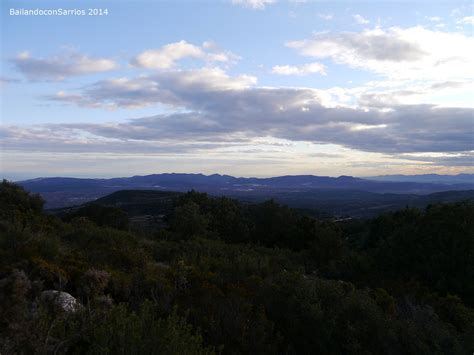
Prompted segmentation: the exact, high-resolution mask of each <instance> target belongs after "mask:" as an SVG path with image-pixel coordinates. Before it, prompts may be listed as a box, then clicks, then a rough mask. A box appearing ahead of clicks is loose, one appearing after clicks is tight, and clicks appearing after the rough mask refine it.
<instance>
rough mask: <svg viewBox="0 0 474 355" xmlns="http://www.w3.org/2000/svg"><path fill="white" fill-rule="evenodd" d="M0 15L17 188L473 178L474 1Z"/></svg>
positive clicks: (4, 133)
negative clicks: (192, 178)
mask: <svg viewBox="0 0 474 355" xmlns="http://www.w3.org/2000/svg"><path fill="white" fill-rule="evenodd" d="M1 6H2V9H1V10H2V18H1V26H2V31H1V36H2V37H1V45H2V46H1V78H0V79H1V84H0V90H1V99H2V100H1V101H2V102H1V103H2V107H1V110H2V111H1V127H0V139H1V160H0V164H1V165H0V170H1V173H2V177H6V178H9V179H23V178H29V177H38V176H88V177H107V176H130V175H138V174H149V173H160V172H202V173H216V172H217V173H226V174H231V175H236V176H274V175H284V174H315V175H330V176H338V175H343V174H344V175H356V176H370V175H379V174H394V173H404V174H421V173H447V174H455V173H461V172H474V167H473V163H474V118H473V105H474V97H473V96H474V90H473V89H474V84H473V78H474V57H473V54H472V52H473V48H474V39H473V23H474V16H473V6H472V2H470V1H467V2H456V1H436V0H435V1H429V2H428V1H419V2H410V1H404V0H400V1H384V2H382V1H364V2H361V1H350V2H349V1H347V2H344V1H327V2H322V1H302V0H298V1H297V0H293V1H283V0H280V1H276V0H275V1H272V0H222V1H206V2H205V1H160V2H152V1H99V0H96V1H93V2H88V1H80V2H79V1H71V0H69V1H65V2H61V1H51V2H48V1H23V2H22V1H2V3H1ZM37 8H39V9H42V10H53V9H78V10H81V9H83V10H85V11H86V15H84V16H78V15H69V16H65V15H62V16H59V15H58V16H24V15H23V16H22V15H18V16H12V15H10V13H11V11H12V9H14V10H20V9H37ZM89 8H98V9H102V10H105V9H107V12H108V14H107V15H102V16H88V15H87V12H88V9H89Z"/></svg>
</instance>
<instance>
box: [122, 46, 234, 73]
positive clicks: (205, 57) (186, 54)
mask: <svg viewBox="0 0 474 355" xmlns="http://www.w3.org/2000/svg"><path fill="white" fill-rule="evenodd" d="M184 58H192V59H199V60H202V61H206V62H221V63H229V62H233V61H236V60H237V59H238V58H239V57H238V56H236V55H235V54H233V53H231V52H225V51H221V50H219V48H218V47H217V45H216V44H215V43H213V42H209V41H208V42H204V43H203V45H202V46H196V45H194V44H191V43H188V42H186V41H179V42H175V43H170V44H166V45H164V46H162V47H161V48H158V49H150V50H146V51H144V52H142V53H140V54H139V55H137V56H136V57H135V58H133V59H132V61H131V63H132V65H134V66H137V67H142V68H149V69H169V68H173V67H175V66H176V64H177V62H178V61H179V60H181V59H184Z"/></svg>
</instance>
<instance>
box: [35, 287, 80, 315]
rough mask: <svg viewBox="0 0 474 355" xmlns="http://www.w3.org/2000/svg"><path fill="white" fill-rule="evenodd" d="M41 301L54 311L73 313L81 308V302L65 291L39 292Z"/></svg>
mask: <svg viewBox="0 0 474 355" xmlns="http://www.w3.org/2000/svg"><path fill="white" fill-rule="evenodd" d="M41 301H42V302H43V303H44V304H46V305H47V306H48V307H51V308H53V309H54V310H55V311H60V312H62V313H75V312H77V311H79V310H81V309H82V308H83V306H82V304H81V303H80V302H79V301H78V300H77V299H76V298H74V297H73V296H71V295H70V294H69V293H67V292H63V291H57V290H46V291H43V292H42V293H41Z"/></svg>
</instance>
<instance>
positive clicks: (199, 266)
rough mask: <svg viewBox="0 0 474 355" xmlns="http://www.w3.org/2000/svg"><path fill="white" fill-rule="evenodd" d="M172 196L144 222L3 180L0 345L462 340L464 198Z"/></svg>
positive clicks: (208, 346)
mask: <svg viewBox="0 0 474 355" xmlns="http://www.w3.org/2000/svg"><path fill="white" fill-rule="evenodd" d="M175 197H176V198H175V199H173V200H172V201H173V202H172V205H171V207H168V208H167V211H169V213H167V214H166V216H165V217H164V219H163V221H164V223H165V224H164V225H163V226H162V227H159V228H158V227H157V228H154V229H153V228H152V229H148V230H146V231H145V230H143V229H140V230H136V229H135V228H134V225H133V223H130V221H129V220H128V217H129V214H128V213H127V212H126V208H125V210H124V209H121V208H119V207H111V206H104V205H93V204H92V205H86V206H85V207H82V208H80V209H75V210H71V211H69V212H68V213H64V214H63V215H62V216H61V218H59V217H57V216H54V215H51V214H45V213H44V212H43V210H42V208H43V201H42V199H41V198H40V197H38V196H37V195H31V194H29V193H27V192H25V191H24V190H23V189H22V188H21V187H19V186H17V185H14V184H11V183H8V182H3V183H2V185H1V188H0V353H1V354H12V353H23V354H29V353H91V354H95V353H97V354H151V353H162V354H207V353H223V354H472V352H473V350H474V308H473V307H474V204H473V203H472V202H469V201H465V202H459V203H453V204H435V205H431V206H429V207H427V208H426V209H425V210H418V209H404V210H400V211H398V212H393V213H388V214H383V215H380V216H379V217H377V218H374V219H371V220H350V221H346V222H341V223H336V222H332V221H330V220H325V221H322V220H316V219H314V218H312V217H309V216H306V215H304V214H300V213H298V212H297V211H295V210H293V209H291V208H288V207H285V206H281V205H279V204H277V203H276V202H274V201H266V202H264V203H260V204H242V203H239V202H237V201H235V200H232V199H229V198H211V197H209V196H207V195H206V194H202V193H197V192H189V193H186V194H182V195H179V196H175ZM145 198H146V196H145ZM165 201H168V202H166V203H169V201H170V200H167V199H165ZM115 202H116V201H115ZM147 204H151V205H153V204H155V205H156V204H159V201H155V202H153V203H151V202H150V201H148V202H147ZM148 207H150V206H148ZM156 208H157V209H158V210H159V208H160V207H158V206H156ZM160 213H161V212H160ZM45 290H61V291H64V292H67V293H69V294H71V295H72V296H74V297H75V298H76V299H77V300H78V301H79V302H80V304H81V305H82V306H81V307H78V308H77V309H76V310H75V311H64V310H62V311H61V310H58V309H56V308H51V307H48V304H46V303H45V302H42V301H41V300H40V299H41V296H40V295H42V293H44V291H45Z"/></svg>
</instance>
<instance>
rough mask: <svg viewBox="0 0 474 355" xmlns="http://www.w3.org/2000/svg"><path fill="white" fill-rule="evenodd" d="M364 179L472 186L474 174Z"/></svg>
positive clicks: (386, 176)
mask: <svg viewBox="0 0 474 355" xmlns="http://www.w3.org/2000/svg"><path fill="white" fill-rule="evenodd" d="M366 179H368V180H374V181H398V182H423V183H436V184H473V183H474V174H458V175H438V174H423V175H382V176H372V177H367V178H366Z"/></svg>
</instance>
